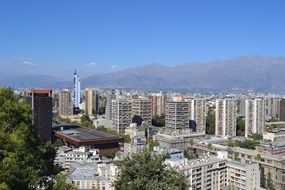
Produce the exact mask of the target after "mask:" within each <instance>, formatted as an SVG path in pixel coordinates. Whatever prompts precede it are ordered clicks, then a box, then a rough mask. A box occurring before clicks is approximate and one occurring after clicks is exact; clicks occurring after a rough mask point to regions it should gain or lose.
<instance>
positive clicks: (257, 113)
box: [245, 98, 265, 137]
mask: <svg viewBox="0 0 285 190" xmlns="http://www.w3.org/2000/svg"><path fill="white" fill-rule="evenodd" d="M264 127H265V106H264V100H263V99H262V98H255V99H247V100H246V101H245V137H248V136H249V135H251V134H254V133H257V134H263V131H264Z"/></svg>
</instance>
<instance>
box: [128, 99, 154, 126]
mask: <svg viewBox="0 0 285 190" xmlns="http://www.w3.org/2000/svg"><path fill="white" fill-rule="evenodd" d="M131 103H132V118H133V117H134V116H135V115H136V116H140V117H141V118H142V119H143V122H144V123H145V124H146V125H147V126H150V125H151V118H152V117H151V102H150V101H149V100H148V99H147V98H136V99H132V100H131Z"/></svg>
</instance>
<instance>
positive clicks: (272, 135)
mask: <svg viewBox="0 0 285 190" xmlns="http://www.w3.org/2000/svg"><path fill="white" fill-rule="evenodd" d="M263 140H270V141H272V142H280V141H285V129H280V130H276V131H272V132H265V133H263Z"/></svg>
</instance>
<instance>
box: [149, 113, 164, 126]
mask: <svg viewBox="0 0 285 190" xmlns="http://www.w3.org/2000/svg"><path fill="white" fill-rule="evenodd" d="M151 124H152V125H153V126H156V127H164V126H165V115H164V114H162V115H161V116H155V117H154V118H153V119H152V120H151Z"/></svg>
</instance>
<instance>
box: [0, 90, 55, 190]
mask: <svg viewBox="0 0 285 190" xmlns="http://www.w3.org/2000/svg"><path fill="white" fill-rule="evenodd" d="M55 154H56V152H55V149H54V147H53V146H52V145H51V144H50V143H49V142H48V143H46V142H44V141H42V140H41V139H40V137H39V136H38V134H37V132H36V130H35V128H34V127H33V126H32V112H31V110H30V107H29V105H28V104H27V103H26V102H25V101H23V100H20V99H19V97H17V96H16V95H14V93H13V91H12V90H10V89H6V88H1V89H0V182H1V183H0V187H1V189H16V190H17V189H21V190H23V189H36V188H37V187H39V186H41V187H44V188H45V189H50V188H51V187H52V180H51V179H53V178H54V176H55V175H56V174H57V173H58V171H59V170H58V168H57V167H55V166H54V164H53V161H54V157H55Z"/></svg>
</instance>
